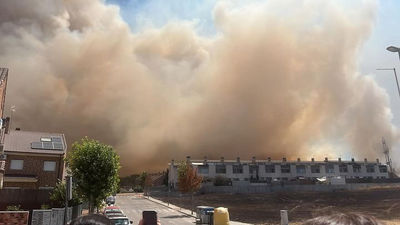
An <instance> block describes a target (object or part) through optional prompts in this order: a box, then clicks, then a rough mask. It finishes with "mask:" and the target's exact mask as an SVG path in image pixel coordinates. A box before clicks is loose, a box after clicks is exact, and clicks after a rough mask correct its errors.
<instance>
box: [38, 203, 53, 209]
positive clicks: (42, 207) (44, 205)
mask: <svg viewBox="0 0 400 225" xmlns="http://www.w3.org/2000/svg"><path fill="white" fill-rule="evenodd" d="M50 208H51V207H50V206H49V205H47V204H43V205H41V206H40V209H50Z"/></svg>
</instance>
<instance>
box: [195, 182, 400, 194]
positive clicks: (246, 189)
mask: <svg viewBox="0 0 400 225" xmlns="http://www.w3.org/2000/svg"><path fill="white" fill-rule="evenodd" d="M374 187H397V188H399V187H400V183H392V184H387V183H382V184H368V183H365V184H345V185H284V186H281V185H265V184H264V185H262V184H257V185H253V184H250V185H237V186H208V185H207V186H203V187H202V188H201V192H203V193H267V192H280V191H293V192H296V191H313V192H331V191H335V190H361V189H368V188H374Z"/></svg>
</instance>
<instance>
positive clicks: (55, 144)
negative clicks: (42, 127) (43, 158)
mask: <svg viewBox="0 0 400 225" xmlns="http://www.w3.org/2000/svg"><path fill="white" fill-rule="evenodd" d="M66 149H67V144H66V142H65V137H64V134H59V133H44V132H34V131H21V130H15V131H14V130H11V131H10V132H9V133H8V134H6V135H5V140H4V151H5V152H20V153H41V154H54V155H62V154H64V153H65V152H66Z"/></svg>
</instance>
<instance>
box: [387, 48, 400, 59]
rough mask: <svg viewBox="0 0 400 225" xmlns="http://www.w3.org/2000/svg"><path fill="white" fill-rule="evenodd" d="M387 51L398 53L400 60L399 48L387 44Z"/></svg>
mask: <svg viewBox="0 0 400 225" xmlns="http://www.w3.org/2000/svg"><path fill="white" fill-rule="evenodd" d="M386 50H388V51H389V52H397V53H398V54H399V60H400V48H398V47H395V46H389V47H387V48H386Z"/></svg>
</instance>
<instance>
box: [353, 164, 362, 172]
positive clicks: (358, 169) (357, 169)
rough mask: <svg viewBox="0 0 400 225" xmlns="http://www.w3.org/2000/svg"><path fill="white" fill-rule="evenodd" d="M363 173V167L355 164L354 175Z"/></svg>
mask: <svg viewBox="0 0 400 225" xmlns="http://www.w3.org/2000/svg"><path fill="white" fill-rule="evenodd" d="M360 172H361V165H359V164H353V173H360Z"/></svg>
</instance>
